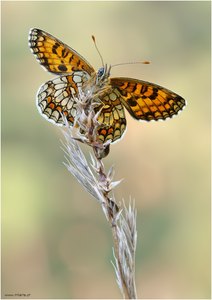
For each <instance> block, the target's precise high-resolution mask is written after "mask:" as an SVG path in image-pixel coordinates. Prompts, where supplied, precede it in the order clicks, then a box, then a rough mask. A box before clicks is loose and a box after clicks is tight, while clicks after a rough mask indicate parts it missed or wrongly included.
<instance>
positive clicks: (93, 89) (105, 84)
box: [82, 65, 111, 103]
mask: <svg viewBox="0 0 212 300" xmlns="http://www.w3.org/2000/svg"><path fill="white" fill-rule="evenodd" d="M109 76H110V67H109V68H107V65H105V67H101V68H100V69H99V70H98V71H97V72H94V73H92V74H91V76H90V78H89V79H88V80H86V81H85V82H84V83H83V85H82V92H83V93H84V94H85V95H86V97H88V98H89V99H90V100H91V101H94V100H95V101H100V103H102V101H101V100H100V98H102V96H103V95H104V94H107V93H109V92H110V91H111V85H110V78H109Z"/></svg>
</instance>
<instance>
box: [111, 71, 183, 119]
mask: <svg viewBox="0 0 212 300" xmlns="http://www.w3.org/2000/svg"><path fill="white" fill-rule="evenodd" d="M111 85H112V87H113V88H114V89H117V90H118V92H119V93H120V95H121V99H122V103H123V105H124V106H125V107H126V109H127V110H128V111H129V113H130V114H131V116H132V117H134V118H135V119H138V120H145V121H151V120H155V121H157V120H161V119H162V120H165V119H166V118H171V117H172V116H173V115H176V114H177V113H178V111H180V110H181V109H182V108H183V107H184V106H185V100H184V99H183V98H182V97H181V96H179V95H177V94H175V93H174V92H172V91H170V90H168V89H165V88H163V87H161V86H159V85H156V84H153V83H150V82H146V81H142V80H136V79H130V78H121V77H120V78H111Z"/></svg>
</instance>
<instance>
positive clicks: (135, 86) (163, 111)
mask: <svg viewBox="0 0 212 300" xmlns="http://www.w3.org/2000/svg"><path fill="white" fill-rule="evenodd" d="M29 47H30V49H31V51H32V53H33V54H34V55H35V57H36V59H37V60H38V62H39V63H40V64H41V66H43V67H44V69H45V70H47V71H48V72H50V73H53V74H57V75H59V76H58V77H56V78H54V79H52V80H49V81H47V82H46V83H44V84H43V85H42V86H41V87H40V89H39V90H38V93H37V99H36V100H37V107H38V110H39V112H40V113H41V115H42V116H44V117H45V118H47V119H48V121H50V122H53V123H54V124H56V125H61V126H62V125H65V124H64V118H63V116H62V115H64V116H65V117H66V119H67V121H68V123H69V124H70V125H71V126H73V125H74V122H75V118H76V115H77V99H78V98H79V91H80V90H81V91H82V92H83V93H84V94H85V95H86V96H88V97H89V95H90V97H91V101H93V102H95V103H96V106H95V111H96V112H99V114H98V123H99V126H98V130H97V134H98V140H99V141H100V142H101V143H105V142H106V141H110V142H111V143H113V142H115V141H117V140H119V139H120V138H121V137H122V135H123V133H124V132H125V130H126V118H125V109H124V108H126V109H127V111H128V112H129V113H130V115H131V116H132V117H133V118H135V119H137V120H143V121H151V120H155V121H157V120H165V119H167V118H171V117H172V116H174V115H176V114H177V113H178V112H179V111H180V110H182V108H183V107H184V106H185V100H184V99H183V98H182V97H181V96H179V95H177V94H175V93H174V92H172V91H170V90H168V89H166V88H164V87H162V86H159V85H157V84H154V83H150V82H147V81H143V80H138V79H132V78H127V77H126V78H125V77H114V78H113V77H110V70H111V67H107V65H104V66H103V67H101V68H100V69H99V70H98V71H95V70H94V68H93V67H92V66H91V65H90V64H89V63H88V62H87V61H86V59H85V58H83V57H82V56H81V55H80V54H79V53H77V52H76V51H75V50H74V49H72V48H70V47H69V46H67V45H66V44H64V43H63V42H61V41H60V40H59V39H57V38H55V37H54V36H52V35H51V34H49V33H47V32H45V31H43V30H40V29H36V28H33V29H31V30H30V32H29Z"/></svg>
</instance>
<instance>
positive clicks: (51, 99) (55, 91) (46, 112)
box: [36, 71, 88, 125]
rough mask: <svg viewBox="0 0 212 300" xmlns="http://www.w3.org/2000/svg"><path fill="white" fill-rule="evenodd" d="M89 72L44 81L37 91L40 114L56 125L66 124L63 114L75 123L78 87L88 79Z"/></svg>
mask: <svg viewBox="0 0 212 300" xmlns="http://www.w3.org/2000/svg"><path fill="white" fill-rule="evenodd" d="M87 76H88V75H87V73H85V72H80V71H79V72H74V73H73V74H72V75H67V76H65V75H64V76H60V77H56V78H54V79H52V80H49V81H47V82H46V83H44V84H43V85H42V86H41V87H40V89H39V90H38V93H37V99H36V100H37V107H38V110H39V112H40V114H41V115H42V116H43V117H45V118H46V119H47V120H48V121H50V122H52V123H54V124H56V125H65V124H64V120H63V118H62V115H64V116H65V117H66V118H67V121H68V122H69V124H70V125H73V123H74V118H75V116H76V109H77V108H76V106H77V103H76V101H75V99H77V97H78V88H79V87H81V85H82V84H83V81H85V80H87Z"/></svg>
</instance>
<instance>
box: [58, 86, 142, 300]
mask: <svg viewBox="0 0 212 300" xmlns="http://www.w3.org/2000/svg"><path fill="white" fill-rule="evenodd" d="M76 102H77V103H78V106H77V114H76V119H75V126H74V127H73V128H70V127H69V125H68V124H67V121H66V120H65V118H64V122H66V127H65V129H63V134H64V137H65V141H64V142H63V147H62V148H63V150H64V152H65V160H66V161H65V162H64V164H65V166H66V167H67V169H68V171H69V172H70V173H71V174H73V175H74V176H75V177H76V179H77V180H78V181H79V183H80V184H81V185H82V186H83V187H84V189H85V190H86V191H87V192H88V193H89V194H91V195H92V196H93V197H94V198H95V199H96V200H97V201H98V202H99V203H100V205H101V207H102V210H103V212H104V215H105V217H106V219H107V221H108V222H109V224H110V225H111V230H112V236H113V243H114V248H113V254H114V258H115V262H114V263H113V265H114V268H115V273H116V280H117V283H118V286H119V288H120V290H121V293H122V296H123V298H124V299H136V298H137V295H136V285H135V250H136V241H137V231H136V209H135V205H134V202H133V203H132V202H131V201H130V203H129V206H128V208H127V207H126V206H125V204H124V201H122V203H121V202H120V203H117V201H116V200H115V196H114V193H113V190H114V188H115V187H116V186H117V185H118V184H119V183H120V182H121V180H120V181H113V177H114V168H113V166H112V167H111V168H110V169H109V171H108V172H106V170H105V167H104V163H103V160H102V158H103V157H105V156H106V155H108V153H109V147H110V141H109V142H107V143H105V144H102V142H101V141H99V140H98V133H97V129H98V127H99V123H98V114H99V113H97V114H96V113H95V110H94V108H95V103H92V102H91V101H90V100H89V99H88V98H86V97H85V96H84V95H83V93H82V92H80V93H79V97H78V98H77V99H76ZM85 107H86V110H85ZM80 142H81V143H84V144H87V145H89V146H90V147H91V148H92V150H93V153H92V154H91V155H90V159H86V157H85V155H84V154H83V151H82V150H81V148H80Z"/></svg>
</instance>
